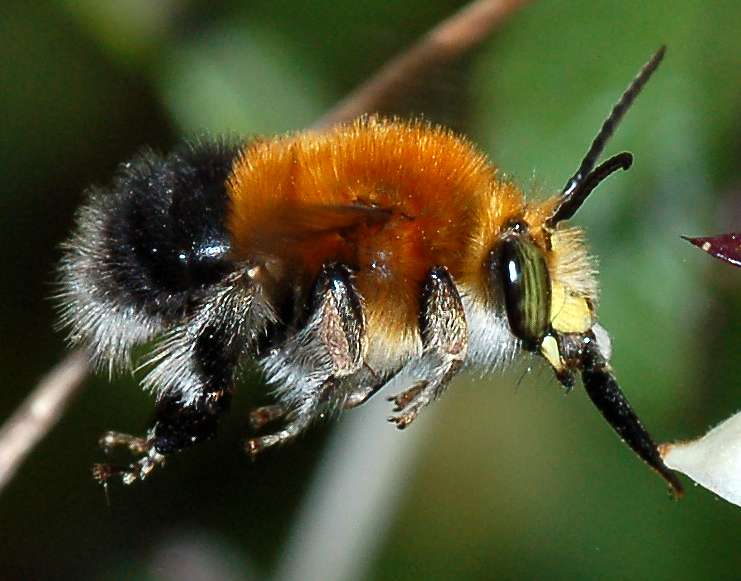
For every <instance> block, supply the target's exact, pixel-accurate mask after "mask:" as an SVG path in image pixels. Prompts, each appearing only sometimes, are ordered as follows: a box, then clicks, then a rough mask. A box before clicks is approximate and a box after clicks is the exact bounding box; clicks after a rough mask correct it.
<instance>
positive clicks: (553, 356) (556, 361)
mask: <svg viewBox="0 0 741 581" xmlns="http://www.w3.org/2000/svg"><path fill="white" fill-rule="evenodd" d="M540 352H541V354H542V355H543V357H545V358H546V361H548V363H550V364H551V367H553V369H555V370H556V372H559V371H562V370H563V361H561V354H560V353H559V351H558V343H557V342H556V339H555V338H554V337H553V336H552V335H546V336H545V337H544V338H543V341H542V342H541V344H540Z"/></svg>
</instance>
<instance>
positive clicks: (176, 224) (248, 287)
mask: <svg viewBox="0 0 741 581" xmlns="http://www.w3.org/2000/svg"><path fill="white" fill-rule="evenodd" d="M663 56H664V48H663V47H662V48H661V49H660V50H658V51H657V52H656V53H655V54H654V55H653V56H652V57H651V59H650V60H649V61H648V62H647V63H646V64H645V65H644V67H643V68H642V69H641V71H640V72H639V74H638V76H637V77H636V78H635V79H634V80H633V81H632V83H631V84H630V86H629V87H628V89H627V90H626V91H625V93H623V95H622V97H621V98H620V100H619V101H618V102H617V104H616V105H615V106H614V108H613V110H612V112H611V113H610V115H609V117H608V118H607V119H606V121H605V122H604V124H603V126H602V128H601V130H600V131H599V133H598V134H597V137H596V138H595V139H594V141H593V143H592V145H591V147H590V148H589V151H588V152H587V154H586V156H585V157H584V159H583V161H582V162H581V165H580V166H579V168H578V169H577V171H576V173H575V174H574V175H573V176H572V177H571V178H570V179H569V180H568V182H567V183H566V185H565V187H564V188H563V190H562V191H561V192H560V193H559V194H558V195H556V196H553V197H551V198H549V199H546V200H544V201H534V202H530V201H526V200H525V198H524V196H523V193H522V191H521V190H520V189H519V188H518V187H517V186H516V185H515V184H514V183H512V182H511V181H508V180H506V179H503V178H501V177H500V176H499V175H498V174H497V171H496V168H495V167H494V166H493V165H492V164H491V163H490V162H489V161H488V160H487V159H486V157H485V156H484V155H483V154H481V153H480V152H479V151H477V149H476V148H475V147H474V146H473V145H472V144H471V143H470V142H469V141H467V140H466V139H464V138H461V137H460V136H457V135H454V134H453V133H452V132H450V131H448V130H446V129H443V128H441V127H438V126H434V125H431V124H428V123H424V122H420V121H412V122H406V121H399V120H389V119H383V118H379V117H363V118H360V119H358V120H356V121H355V122H353V123H350V124H347V125H341V126H338V127H335V128H333V129H329V130H326V131H322V132H314V131H307V132H302V133H296V134H290V135H285V136H281V137H276V138H273V139H254V140H251V141H247V142H245V143H234V142H230V141H228V140H224V141H198V142H193V143H190V144H186V145H185V146H183V147H181V148H180V149H178V150H176V151H175V152H174V153H171V154H170V155H167V156H160V155H158V154H156V153H154V152H151V151H147V152H144V153H142V154H140V155H139V156H138V157H137V158H135V159H134V160H132V161H131V162H129V163H127V164H124V165H122V166H121V168H120V169H119V171H118V174H117V176H116V177H115V179H114V181H113V184H112V186H110V187H109V188H105V189H98V188H94V189H92V190H90V192H89V199H88V201H87V204H86V205H84V206H83V207H82V208H81V210H80V211H79V214H78V218H77V230H76V233H75V234H74V235H73V236H72V238H71V240H70V241H69V242H68V243H67V244H66V245H65V256H64V258H63V261H62V265H61V285H62V291H61V292H60V298H61V306H62V323H63V325H64V326H65V327H67V328H68V329H69V336H70V341H71V343H72V344H75V345H82V346H84V347H86V348H87V349H88V351H89V353H90V356H91V359H92V361H93V362H94V363H95V364H96V365H97V366H99V367H107V368H108V369H109V371H111V372H112V371H117V370H127V369H131V367H132V349H133V348H134V347H135V346H137V345H139V344H142V343H146V342H150V341H154V347H153V348H152V350H151V352H150V354H149V355H148V356H146V357H145V359H144V362H143V364H142V365H141V367H142V368H145V369H146V370H147V373H146V375H145V376H144V377H143V380H142V384H143V386H144V387H145V388H147V389H149V390H151V391H153V392H154V393H155V394H156V397H157V405H156V416H155V420H154V422H153V425H152V426H151V428H150V429H149V430H148V431H147V432H146V435H145V436H143V437H134V436H130V435H127V434H122V433H118V432H108V433H106V434H105V435H104V436H103V437H102V439H101V444H102V446H103V447H104V448H106V449H110V448H113V447H115V446H124V447H128V448H129V449H130V450H131V452H132V453H133V454H134V455H135V457H134V460H133V461H132V463H131V464H130V465H128V466H113V465H108V464H101V465H97V466H96V467H95V469H94V473H95V476H96V478H98V479H99V480H101V481H104V482H105V481H107V479H108V478H110V477H111V476H113V475H120V476H121V477H122V479H123V481H124V482H126V483H130V482H133V481H135V480H138V479H144V478H145V477H146V476H147V475H148V474H149V473H150V472H151V471H152V470H153V469H154V468H155V467H156V466H157V465H160V464H162V463H164V461H165V458H166V457H167V456H168V455H169V454H172V453H174V452H177V451H179V450H181V449H183V448H186V447H189V446H192V445H194V444H197V443H198V442H201V441H203V440H204V439H207V438H211V437H213V436H214V434H215V431H216V428H217V424H218V421H219V418H220V417H221V416H222V414H223V413H224V412H225V411H226V410H227V409H228V407H229V403H230V399H231V397H232V394H233V390H234V384H235V380H236V375H237V372H238V368H239V364H240V362H243V361H245V360H248V359H251V360H253V361H255V362H256V364H257V365H258V366H259V368H260V369H261V370H262V372H263V373H264V375H265V378H266V381H267V384H268V385H270V386H271V388H272V393H273V395H274V397H275V403H274V404H273V405H269V406H266V407H262V408H258V409H256V410H254V411H253V412H252V414H251V423H252V425H253V427H254V428H255V429H256V430H263V429H264V428H265V427H266V426H268V425H269V424H271V425H272V424H278V423H279V424H280V425H279V426H278V427H276V428H275V429H272V430H267V433H263V435H258V436H255V437H253V438H251V439H249V440H248V441H247V443H246V449H247V451H248V452H249V453H250V454H252V455H255V454H258V453H260V452H261V451H263V450H265V449H266V448H270V447H273V446H275V445H278V444H284V443H286V442H289V441H290V440H292V439H294V438H296V437H297V436H298V435H299V434H301V433H302V432H304V431H305V430H306V429H307V428H308V427H309V426H310V425H311V424H312V423H313V422H315V421H316V420H317V419H319V418H322V417H324V416H325V415H327V414H330V413H334V412H337V411H339V410H346V409H350V408H353V407H355V406H358V405H360V404H362V403H363V402H365V401H366V400H367V399H368V398H370V397H371V396H373V395H374V394H375V393H376V392H378V391H380V390H381V389H382V388H383V387H384V386H386V385H387V384H392V385H391V386H390V387H392V388H396V389H397V390H398V391H395V392H394V393H393V394H392V397H390V398H389V399H390V401H392V402H393V406H394V415H393V416H391V417H390V418H389V420H390V421H391V422H393V423H394V424H395V425H396V426H397V427H398V428H405V427H407V426H408V425H409V424H411V423H412V422H413V421H414V419H415V418H416V417H417V416H418V414H419V413H420V412H421V411H422V409H423V408H425V407H426V406H427V405H428V404H430V403H431V402H432V401H434V400H436V399H437V398H438V397H440V395H441V394H442V393H443V392H444V391H445V390H446V388H447V386H448V384H449V383H450V381H451V380H452V379H453V377H455V376H456V374H458V373H459V372H460V371H461V370H463V369H464V368H483V369H484V370H489V371H495V370H497V369H498V368H500V367H501V366H503V365H505V364H507V363H509V362H511V361H512V360H513V359H514V358H515V357H517V356H518V355H519V354H521V353H522V352H532V353H535V354H539V355H541V356H542V357H543V358H544V359H545V360H546V362H547V363H548V364H549V365H550V366H551V367H552V368H553V370H554V372H555V375H556V377H557V379H558V381H559V382H560V383H561V384H562V385H563V386H564V387H565V388H566V389H571V387H572V386H573V385H574V383H575V381H576V376H577V374H580V375H581V379H582V383H583V385H584V388H585V389H586V391H587V394H588V395H589V397H590V398H591V400H592V401H593V402H594V404H595V405H596V406H597V408H598V409H599V411H600V412H601V413H602V415H603V416H604V417H605V419H606V420H607V421H608V422H609V423H610V425H611V426H612V427H613V428H614V429H615V431H616V432H617V433H618V435H619V436H620V437H621V438H622V439H623V440H624V441H625V442H626V443H627V444H628V445H629V446H630V447H631V448H632V449H633V450H634V451H635V452H636V453H637V454H638V455H639V456H640V457H641V458H642V459H643V460H644V461H645V462H646V463H647V464H648V465H649V466H650V467H652V468H653V469H654V470H656V471H657V472H658V473H659V474H660V475H661V476H662V477H663V478H664V479H665V480H666V481H667V482H668V483H669V485H670V486H671V488H672V490H673V491H674V493H675V494H677V495H679V494H681V490H682V488H681V485H680V483H679V481H678V480H677V478H676V476H674V474H673V473H672V472H671V471H670V470H669V469H668V468H667V467H666V466H665V465H664V463H663V461H662V460H661V457H660V456H659V454H658V452H657V448H656V445H655V444H654V442H653V440H652V439H651V437H650V436H649V434H648V433H647V431H646V430H645V429H644V427H643V426H642V424H641V422H640V421H639V419H638V417H637V415H636V414H635V413H634V411H633V409H632V408H631V406H630V404H629V403H628V401H627V400H626V398H625V396H624V395H623V393H622V392H621V390H620V388H619V386H618V383H617V381H616V379H615V376H614V374H613V371H612V369H611V367H610V363H609V361H610V352H611V348H610V340H609V336H608V334H607V332H606V331H605V330H604V329H603V328H602V327H601V326H600V325H599V323H598V322H597V319H596V314H595V307H596V299H597V280H596V269H595V265H594V262H593V260H592V259H591V257H590V256H589V254H588V252H587V250H586V248H585V245H584V242H583V236H582V233H581V231H580V230H579V229H577V228H574V227H568V226H566V224H565V223H566V222H567V221H568V220H569V219H571V218H572V217H573V215H574V214H575V212H576V211H577V210H578V209H579V207H580V206H581V205H582V204H583V202H584V201H585V200H586V198H587V196H589V194H590V193H591V192H592V191H593V190H594V189H595V188H596V187H597V186H598V185H599V184H600V183H601V182H602V181H603V180H604V179H605V178H607V177H608V176H610V175H611V174H612V173H614V172H615V171H617V170H619V169H623V170H625V169H628V168H629V167H630V165H631V164H632V156H631V154H629V153H625V152H624V153H619V154H617V155H615V156H613V157H611V158H609V159H608V160H607V161H605V162H604V163H602V164H601V165H597V161H598V158H599V156H600V155H601V153H602V151H603V149H604V146H605V144H606V142H607V140H608V139H609V138H610V136H611V135H612V133H613V132H614V130H615V128H616V127H617V125H618V124H619V122H620V120H621V119H622V117H623V115H624V114H625V112H626V111H627V110H628V109H629V107H630V106H631V104H632V103H633V101H634V100H635V98H636V97H637V95H638V94H639V93H640V91H641V89H642V88H643V86H644V85H645V84H646V82H647V81H648V79H649V78H650V77H651V75H652V74H653V73H654V71H655V70H656V68H657V67H658V65H659V63H660V62H661V60H662V58H663Z"/></svg>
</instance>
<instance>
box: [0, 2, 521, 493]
mask: <svg viewBox="0 0 741 581" xmlns="http://www.w3.org/2000/svg"><path fill="white" fill-rule="evenodd" d="M526 1H527V0H476V1H474V2H472V3H471V4H469V5H468V6H466V7H465V8H463V9H461V10H460V11H459V12H458V13H456V14H454V15H453V16H451V17H450V18H448V19H447V20H444V21H443V22H442V23H440V24H439V25H438V26H436V27H435V28H433V29H432V30H431V31H430V32H429V33H427V34H426V35H425V36H423V37H422V38H421V39H420V40H419V41H418V42H417V43H416V44H414V45H413V46H412V47H411V48H409V49H408V50H407V51H406V52H404V53H402V54H401V55H399V56H398V57H397V58H395V59H394V60H392V61H391V62H389V63H388V64H387V65H386V66H384V67H383V68H382V69H381V70H380V71H379V72H378V73H376V74H375V75H374V76H373V77H371V78H370V79H369V80H368V81H366V82H365V83H364V84H363V85H361V86H360V87H358V88H357V89H356V90H355V91H353V92H352V93H351V94H350V95H349V96H348V97H346V98H345V99H343V100H342V101H340V102H339V103H338V104H337V105H335V106H334V107H333V108H332V109H331V110H330V111H329V112H327V114H326V115H324V117H322V118H321V119H319V120H318V121H317V122H316V123H314V124H313V127H314V128H315V129H321V128H326V127H330V126H332V125H336V124H338V123H343V122H347V121H351V120H352V119H354V118H355V117H357V116H359V115H362V114H363V113H371V112H374V111H377V110H379V109H380V108H382V107H383V105H384V104H385V103H389V102H391V101H392V100H393V99H394V98H395V97H397V96H398V95H399V94H400V92H401V91H402V90H403V89H404V88H405V86H406V83H407V81H408V80H409V79H413V78H419V77H420V76H422V75H423V74H424V72H425V71H426V70H427V69H429V68H430V67H432V66H439V65H440V64H443V63H446V62H450V61H451V60H453V59H455V58H456V57H458V56H460V55H462V54H464V53H465V52H466V51H467V50H469V49H471V48H472V47H473V46H475V45H476V44H478V43H480V42H481V41H483V40H484V39H485V38H486V37H487V35H488V34H489V33H490V32H491V30H492V29H493V28H494V27H495V26H496V25H498V24H500V23H502V22H503V21H505V20H506V19H507V18H508V17H509V16H510V15H511V14H513V13H514V12H515V11H516V10H517V9H518V8H519V7H520V6H522V5H523V4H525V3H526ZM87 373H88V364H87V361H86V358H85V355H84V353H82V352H80V351H76V352H73V353H70V354H69V355H67V356H66V357H65V358H64V359H62V361H61V362H60V363H58V364H57V366H56V367H54V368H53V369H52V370H51V371H50V372H49V373H48V374H47V375H46V376H45V377H44V378H43V379H42V381H41V382H40V383H39V385H38V386H37V387H36V389H35V390H34V391H33V392H32V393H31V394H30V395H29V396H28V397H27V398H26V400H25V401H24V403H23V404H22V405H21V407H20V408H19V409H18V410H17V411H16V412H15V414H13V416H12V417H11V418H10V419H8V420H7V422H6V423H5V425H4V426H3V427H2V429H0V491H2V490H3V488H4V486H5V485H6V484H7V483H8V482H9V481H10V480H11V479H12V477H13V475H14V474H15V473H16V471H17V470H18V467H19V465H20V464H21V462H23V460H24V459H25V457H26V456H27V455H28V454H29V453H30V452H31V450H32V449H33V448H34V446H35V445H36V444H37V443H38V442H39V441H40V440H41V439H42V438H43V437H44V436H45V435H46V433H47V432H48V431H49V430H51V428H52V427H53V426H54V425H55V424H56V422H57V420H58V419H59V417H60V416H61V414H62V412H63V411H64V409H65V407H66V405H67V403H68V402H69V401H70V400H71V399H72V397H73V396H74V395H75V394H76V393H77V392H78V391H79V390H80V388H81V385H82V382H83V380H84V379H85V377H86V376H87Z"/></svg>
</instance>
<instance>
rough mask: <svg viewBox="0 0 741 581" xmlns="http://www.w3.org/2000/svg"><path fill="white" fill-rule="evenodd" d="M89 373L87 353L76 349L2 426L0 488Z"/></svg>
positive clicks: (48, 375) (0, 439)
mask: <svg viewBox="0 0 741 581" xmlns="http://www.w3.org/2000/svg"><path fill="white" fill-rule="evenodd" d="M87 372H88V362H87V356H86V355H85V353H84V352H83V351H74V352H72V353H70V354H69V355H67V356H66V357H65V358H64V359H62V361H61V362H60V363H58V364H57V365H56V366H55V367H54V368H52V370H51V371H49V373H47V374H46V376H44V378H43V379H42V380H41V381H40V382H39V384H38V386H37V387H36V389H34V390H33V392H32V393H31V395H29V396H28V397H27V398H26V400H25V401H24V402H23V404H21V406H20V407H19V408H18V409H17V410H16V411H15V413H14V414H13V415H12V416H11V417H10V418H9V419H8V420H7V421H6V422H5V424H4V425H3V427H2V429H0V490H2V489H3V488H4V487H5V485H6V484H7V483H8V482H10V480H11V479H12V478H13V475H14V474H15V472H16V470H17V469H18V467H19V466H20V464H21V462H23V460H24V459H25V457H26V456H27V455H28V453H29V452H30V451H31V450H32V449H33V448H34V446H35V445H36V444H37V443H38V442H39V441H40V440H41V439H42V438H43V437H44V436H45V435H46V433H47V432H48V431H49V430H50V429H51V428H52V427H53V426H54V425H55V424H56V423H57V420H58V419H59V417H60V416H61V415H62V412H63V411H64V409H65V407H66V406H67V404H68V403H69V401H70V400H71V399H72V396H73V395H75V394H76V393H77V392H78V391H79V390H80V388H81V386H82V383H83V380H84V379H85V376H86V375H87Z"/></svg>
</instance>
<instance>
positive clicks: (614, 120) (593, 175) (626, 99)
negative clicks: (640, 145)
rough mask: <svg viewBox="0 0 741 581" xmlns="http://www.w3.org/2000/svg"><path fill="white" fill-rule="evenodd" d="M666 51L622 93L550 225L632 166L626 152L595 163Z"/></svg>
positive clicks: (657, 56) (567, 216)
mask: <svg viewBox="0 0 741 581" xmlns="http://www.w3.org/2000/svg"><path fill="white" fill-rule="evenodd" d="M665 53H666V46H662V47H661V48H659V50H657V51H656V52H655V53H654V54H653V55H652V56H651V58H650V59H649V60H648V62H647V63H646V64H645V65H643V68H642V69H641V70H640V72H639V73H638V75H637V76H636V78H635V79H633V81H632V82H631V83H630V86H629V87H628V88H627V89H626V90H625V92H624V93H623V94H622V96H621V97H620V100H619V101H618V102H617V103H616V104H615V106H614V107H613V108H612V111H610V115H609V116H608V117H607V119H605V121H604V123H603V124H602V128H601V129H600V130H599V133H598V134H597V137H595V138H594V141H592V145H591V146H590V147H589V151H587V154H586V155H585V156H584V159H583V160H582V162H581V165H580V166H579V169H578V170H576V173H575V174H574V175H573V176H571V178H570V179H569V181H567V182H566V185H565V186H564V188H563V191H562V192H561V202H560V203H559V204H558V206H557V207H556V209H555V210H554V212H553V215H552V216H551V217H550V218H548V220H547V225H548V226H549V227H552V226H554V225H555V224H557V223H558V222H560V221H561V220H566V219H568V218H571V216H573V215H574V213H575V212H576V211H577V210H578V209H579V207H580V206H581V205H582V203H583V202H584V200H586V199H587V196H588V195H589V194H590V192H591V191H592V190H594V188H596V187H597V185H599V183H600V182H601V181H603V180H604V179H605V178H607V176H609V175H610V174H612V173H614V172H615V171H617V170H619V169H628V168H629V167H630V166H631V164H632V162H633V157H632V156H631V155H630V153H625V152H624V153H619V154H618V155H616V156H614V157H611V158H610V159H609V160H607V161H606V162H605V163H603V164H602V165H600V166H599V167H598V168H597V169H596V170H595V169H594V165H595V163H597V159H598V158H599V156H600V155H601V154H602V151H603V150H604V149H605V145H606V144H607V141H608V140H609V139H610V137H612V134H613V133H614V132H615V129H616V128H617V126H618V124H619V123H620V121H621V120H622V118H623V116H624V115H625V113H626V112H627V111H628V109H630V106H631V105H632V104H633V101H635V99H636V97H637V96H638V95H639V94H640V92H641V90H642V89H643V87H644V86H645V85H646V83H647V82H648V80H649V79H650V78H651V75H653V74H654V71H656V69H657V68H658V66H659V64H661V61H662V59H663V58H664V54H665ZM592 170H594V171H592Z"/></svg>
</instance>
